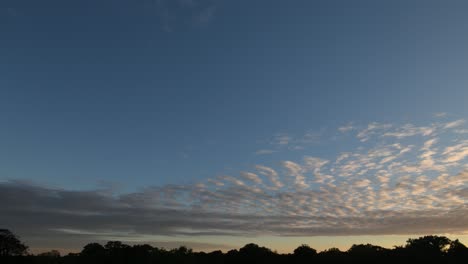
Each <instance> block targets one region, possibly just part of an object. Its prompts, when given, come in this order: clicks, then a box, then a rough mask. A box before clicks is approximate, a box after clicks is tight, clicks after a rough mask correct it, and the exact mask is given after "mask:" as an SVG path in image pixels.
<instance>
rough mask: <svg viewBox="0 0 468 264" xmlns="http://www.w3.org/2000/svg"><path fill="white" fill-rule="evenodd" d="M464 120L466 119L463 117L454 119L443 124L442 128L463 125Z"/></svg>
mask: <svg viewBox="0 0 468 264" xmlns="http://www.w3.org/2000/svg"><path fill="white" fill-rule="evenodd" d="M465 122H466V121H465V120H464V119H459V120H455V121H452V122H449V123H447V124H445V126H444V128H445V129H449V128H455V127H459V126H461V125H463V124H464V123H465Z"/></svg>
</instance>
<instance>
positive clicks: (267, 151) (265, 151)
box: [255, 149, 278, 155]
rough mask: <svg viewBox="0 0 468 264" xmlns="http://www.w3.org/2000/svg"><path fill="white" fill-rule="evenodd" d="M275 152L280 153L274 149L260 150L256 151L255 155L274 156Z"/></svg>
mask: <svg viewBox="0 0 468 264" xmlns="http://www.w3.org/2000/svg"><path fill="white" fill-rule="evenodd" d="M275 152H278V151H277V150H272V149H259V150H257V151H255V155H268V154H273V153H275Z"/></svg>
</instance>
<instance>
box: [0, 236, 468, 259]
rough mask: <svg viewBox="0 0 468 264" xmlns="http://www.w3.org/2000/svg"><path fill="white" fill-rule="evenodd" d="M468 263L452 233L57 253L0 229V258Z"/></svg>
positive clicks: (116, 246) (112, 245) (466, 251)
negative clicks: (392, 239) (287, 248)
mask: <svg viewBox="0 0 468 264" xmlns="http://www.w3.org/2000/svg"><path fill="white" fill-rule="evenodd" d="M370 261H372V262H375V263H423V262H425V263H468V248H467V247H466V246H465V245H463V244H462V243H461V242H460V241H459V240H458V239H456V240H450V239H449V238H447V237H445V236H433V235H430V236H423V237H419V238H415V239H408V240H407V241H406V245H404V246H396V247H394V248H392V249H388V248H383V247H380V246H376V245H372V244H355V245H352V246H351V247H350V248H349V249H348V250H347V251H341V250H340V249H338V248H330V249H327V250H324V251H321V252H317V250H315V249H313V248H311V247H310V246H308V245H306V244H303V245H300V246H299V247H297V248H296V249H295V250H294V252H293V253H290V254H279V253H277V252H275V251H272V250H271V249H269V248H266V247H262V246H259V245H256V244H253V243H250V244H247V245H245V246H243V247H242V248H240V249H238V250H237V249H233V250H230V251H228V252H226V253H224V252H222V251H220V250H217V251H212V252H208V253H207V252H194V251H192V250H191V249H189V248H187V247H185V246H180V247H179V248H174V249H170V250H166V249H164V248H157V247H153V246H151V245H148V244H141V245H127V244H124V243H122V242H120V241H109V242H107V243H106V244H104V245H101V244H99V243H89V244H87V245H86V246H84V247H83V249H82V250H81V252H79V253H69V254H67V255H64V256H61V255H60V253H59V252H58V251H57V250H51V251H49V252H44V253H40V254H36V255H33V254H29V253H28V247H27V246H26V245H25V244H24V243H23V242H21V241H20V240H19V238H18V237H17V236H16V235H15V234H13V233H12V232H10V231H9V230H6V229H0V263H7V264H9V263H12V264H16V263H18V264H22V263H33V264H34V263H37V264H42V263H51V264H82V263H83V264H84V263H86V264H88V263H91V264H93V263H99V264H101V263H102V264H127V263H135V264H158V263H181V264H192V263H204V264H209V263H226V264H231V263H232V264H234V263H269V264H276V263H278V264H279V263H293V264H299V263H360V262H370Z"/></svg>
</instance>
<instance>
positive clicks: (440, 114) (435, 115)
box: [434, 112, 447, 117]
mask: <svg viewBox="0 0 468 264" xmlns="http://www.w3.org/2000/svg"><path fill="white" fill-rule="evenodd" d="M446 116H447V113H445V112H439V113H435V114H434V117H446Z"/></svg>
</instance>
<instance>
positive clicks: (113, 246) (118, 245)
mask: <svg viewBox="0 0 468 264" xmlns="http://www.w3.org/2000/svg"><path fill="white" fill-rule="evenodd" d="M129 247H130V246H129V245H126V244H123V243H122V242H120V241H109V242H107V243H106V244H105V245H104V248H105V249H107V250H120V249H125V248H129Z"/></svg>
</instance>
